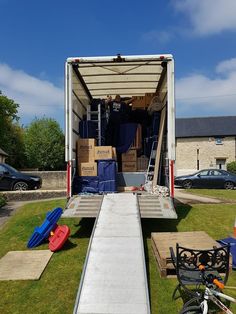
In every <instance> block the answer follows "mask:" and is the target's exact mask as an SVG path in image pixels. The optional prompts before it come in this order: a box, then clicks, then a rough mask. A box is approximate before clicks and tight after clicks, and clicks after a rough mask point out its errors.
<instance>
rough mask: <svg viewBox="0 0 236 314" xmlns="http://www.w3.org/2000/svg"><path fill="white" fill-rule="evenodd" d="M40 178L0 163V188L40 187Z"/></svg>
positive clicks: (20, 189) (19, 189)
mask: <svg viewBox="0 0 236 314" xmlns="http://www.w3.org/2000/svg"><path fill="white" fill-rule="evenodd" d="M41 185H42V179H41V178H40V177H38V176H34V175H28V174H24V173H22V172H19V171H18V170H16V169H14V168H13V167H11V166H9V165H7V164H2V163H0V190H7V191H10V190H13V191H25V190H35V189H40V188H41Z"/></svg>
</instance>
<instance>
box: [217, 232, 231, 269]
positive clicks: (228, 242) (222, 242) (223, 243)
mask: <svg viewBox="0 0 236 314" xmlns="http://www.w3.org/2000/svg"><path fill="white" fill-rule="evenodd" d="M217 242H219V243H220V244H222V245H226V244H230V253H231V255H232V257H233V263H232V264H233V265H232V268H233V269H236V239H235V238H231V237H229V238H225V239H222V240H218V241H217Z"/></svg>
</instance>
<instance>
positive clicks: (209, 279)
mask: <svg viewBox="0 0 236 314" xmlns="http://www.w3.org/2000/svg"><path fill="white" fill-rule="evenodd" d="M198 268H199V270H200V271H201V273H202V279H203V282H204V284H206V285H207V284H212V283H213V284H214V285H216V286H217V287H218V288H219V289H220V290H223V289H224V287H225V285H224V284H223V282H220V281H219V280H218V279H217V277H216V276H215V275H213V274H211V273H210V274H208V275H205V266H204V265H199V267H198Z"/></svg>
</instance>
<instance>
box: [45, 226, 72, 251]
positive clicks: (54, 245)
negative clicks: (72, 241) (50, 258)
mask: <svg viewBox="0 0 236 314" xmlns="http://www.w3.org/2000/svg"><path fill="white" fill-rule="evenodd" d="M69 235H70V228H69V227H68V226H66V225H63V226H57V228H56V229H55V230H54V231H53V232H52V234H51V236H50V237H49V239H48V240H49V249H50V251H52V252H56V251H58V250H60V249H61V248H62V247H63V245H64V243H65V242H66V240H67V239H68V237H69Z"/></svg>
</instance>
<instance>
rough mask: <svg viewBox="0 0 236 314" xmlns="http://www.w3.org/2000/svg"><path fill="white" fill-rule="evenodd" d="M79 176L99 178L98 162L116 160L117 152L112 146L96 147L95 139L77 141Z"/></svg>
mask: <svg viewBox="0 0 236 314" xmlns="http://www.w3.org/2000/svg"><path fill="white" fill-rule="evenodd" d="M77 157H78V160H77V162H78V174H79V176H87V177H90V176H97V163H96V161H97V160H105V159H116V150H115V148H114V147H111V146H96V140H95V139H93V138H86V139H79V140H78V141H77Z"/></svg>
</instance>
